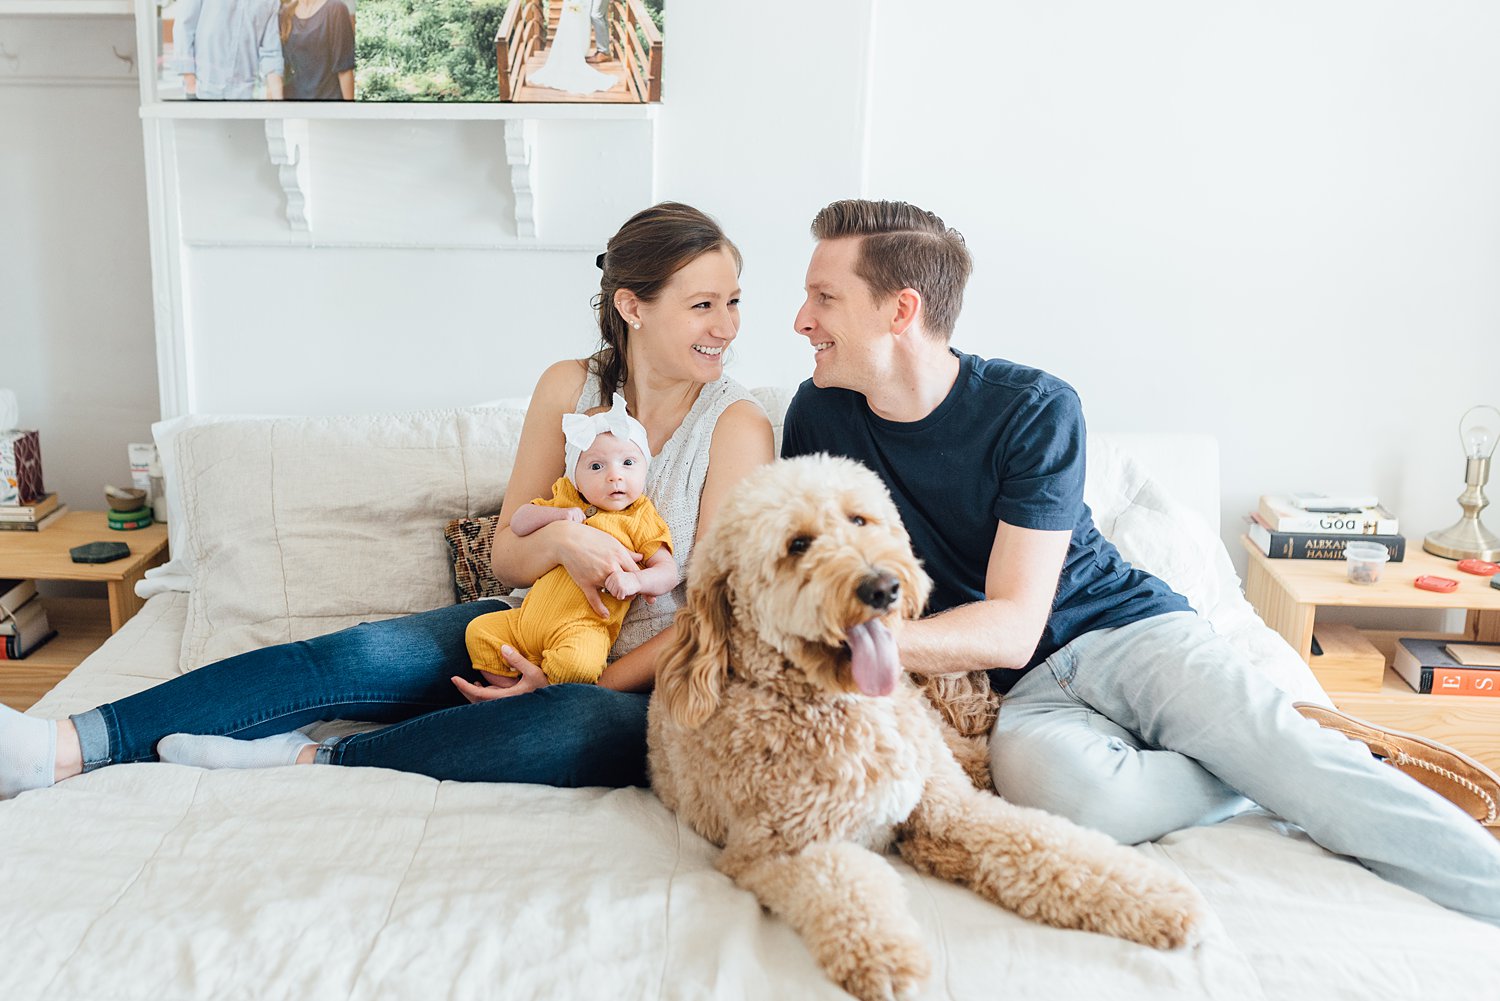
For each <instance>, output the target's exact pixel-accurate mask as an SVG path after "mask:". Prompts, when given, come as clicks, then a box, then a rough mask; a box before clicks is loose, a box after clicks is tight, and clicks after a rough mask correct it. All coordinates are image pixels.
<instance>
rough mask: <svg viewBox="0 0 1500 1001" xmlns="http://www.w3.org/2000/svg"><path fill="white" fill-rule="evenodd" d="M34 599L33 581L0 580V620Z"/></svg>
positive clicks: (34, 582)
mask: <svg viewBox="0 0 1500 1001" xmlns="http://www.w3.org/2000/svg"><path fill="white" fill-rule="evenodd" d="M35 597H36V581H34V580H0V618H3V617H4V616H5V615H6V613H8V612H14V611H15V610H16V609H18V608H20V607H21V606H22V605H24V604H26V603H27V602H28V601H30V600H31V599H32V598H35Z"/></svg>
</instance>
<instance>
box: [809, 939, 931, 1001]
mask: <svg viewBox="0 0 1500 1001" xmlns="http://www.w3.org/2000/svg"><path fill="white" fill-rule="evenodd" d="M842 946H843V947H842V948H840V949H839V950H838V951H837V952H836V953H834V954H832V955H829V956H825V957H824V968H825V969H826V970H827V971H828V975H829V976H830V977H831V978H832V979H833V980H834V982H836V983H837V984H838V985H839V986H840V987H842V988H843V989H844V990H846V991H848V992H849V993H850V994H853V995H854V996H855V997H857V998H859V999H860V1001H900V999H903V998H912V997H915V996H916V994H917V988H919V987H921V986H922V982H923V981H925V980H926V979H927V975H928V973H930V972H931V970H932V961H931V960H930V959H929V958H928V956H927V949H926V948H925V947H924V946H923V945H922V943H921V942H920V941H919V940H917V939H915V938H900V937H894V936H893V937H890V938H887V939H886V940H884V941H881V940H879V939H865V940H863V941H859V940H848V941H845V942H844V943H842Z"/></svg>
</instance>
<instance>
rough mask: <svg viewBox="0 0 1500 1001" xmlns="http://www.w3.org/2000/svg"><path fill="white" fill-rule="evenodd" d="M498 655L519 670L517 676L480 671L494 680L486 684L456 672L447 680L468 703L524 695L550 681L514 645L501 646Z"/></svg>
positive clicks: (543, 686) (544, 686) (544, 685)
mask: <svg viewBox="0 0 1500 1001" xmlns="http://www.w3.org/2000/svg"><path fill="white" fill-rule="evenodd" d="M500 656H502V657H504V658H505V662H506V663H507V664H509V665H510V666H511V667H513V668H515V669H516V670H517V671H519V672H521V676H520V677H519V678H507V677H504V676H503V675H496V674H490V673H489V672H487V671H481V672H480V674H483V675H484V676H485V677H486V678H491V679H494V680H493V681H491V683H490V684H488V685H476V684H474V683H473V682H472V681H467V680H465V679H463V678H460V677H459V676H458V675H456V674H455V675H454V676H453V677H452V678H450V679H449V680H450V681H452V682H453V687H454V688H457V689H458V692H459V694H460V695H462V696H463V697H464V698H466V699H468V700H469V702H470V703H475V702H493V701H494V700H495V699H508V698H510V697H511V696H513V695H525V694H526V693H527V692H534V691H536V690H537V689H538V688H546V687H547V686H548V685H550V684H551V683H552V682H550V681H548V680H547V676H546V675H545V674H543V673H542V669H541V668H540V667H537V666H536V665H535V664H533V663H532V662H531V661H529V660H527V659H526V658H525V657H522V656H521V654H520V651H518V650H517V649H516V648H515V647H513V646H509V645H507V646H502V647H501V648H500Z"/></svg>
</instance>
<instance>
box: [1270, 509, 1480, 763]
mask: <svg viewBox="0 0 1500 1001" xmlns="http://www.w3.org/2000/svg"><path fill="white" fill-rule="evenodd" d="M1241 542H1242V543H1243V545H1244V547H1245V550H1246V552H1247V553H1249V556H1250V562H1249V564H1248V568H1247V571H1246V577H1245V596H1246V597H1247V598H1249V599H1250V604H1252V605H1254V606H1255V611H1256V613H1257V614H1259V615H1260V617H1261V618H1262V619H1263V620H1265V623H1266V624H1267V625H1268V626H1270V627H1271V628H1272V629H1274V630H1276V631H1277V632H1278V633H1280V634H1281V636H1282V638H1284V639H1285V640H1286V641H1287V642H1288V643H1290V644H1291V646H1292V649H1293V650H1296V651H1297V653H1298V655H1299V656H1301V657H1302V659H1303V660H1305V661H1308V662H1309V663H1310V664H1312V663H1313V658H1312V656H1311V647H1312V635H1313V629H1314V628H1315V621H1316V617H1317V611H1318V609H1319V608H1414V609H1443V610H1463V611H1466V612H1467V613H1468V615H1467V616H1466V621H1465V625H1464V631H1463V633H1462V634H1459V635H1449V634H1444V633H1418V632H1411V631H1404V630H1391V629H1364V630H1360V632H1361V633H1362V634H1363V635H1364V637H1365V638H1366V639H1368V640H1369V641H1370V642H1371V644H1373V645H1374V647H1375V648H1376V649H1377V650H1379V651H1380V653H1381V654H1382V656H1384V657H1385V665H1386V670H1385V676H1384V678H1383V680H1382V683H1381V687H1380V690H1379V691H1364V692H1351V691H1340V690H1339V689H1338V688H1337V684H1338V680H1337V677H1319V679H1318V680H1319V681H1320V682H1322V683H1323V685H1324V686H1325V687H1326V688H1327V690H1328V694H1329V696H1330V697H1331V698H1332V699H1333V701H1334V704H1335V705H1337V706H1338V707H1339V708H1340V709H1342V710H1344V711H1345V712H1347V713H1350V714H1352V715H1354V716H1359V717H1361V718H1363V719H1367V720H1369V721H1370V722H1372V723H1376V724H1379V725H1380V726H1384V727H1389V728H1390V729H1393V730H1403V731H1406V732H1408V733H1416V734H1421V735H1422V736H1425V737H1430V738H1431V739H1433V740H1437V741H1441V742H1442V743H1445V744H1449V745H1452V746H1453V747H1456V748H1458V749H1459V750H1460V751H1463V752H1464V753H1465V754H1468V755H1470V756H1471V757H1474V758H1476V759H1478V760H1479V761H1482V762H1483V763H1484V764H1486V765H1488V766H1489V767H1490V768H1493V769H1496V770H1497V771H1500V698H1487V697H1482V696H1481V697H1475V696H1461V695H1419V694H1417V693H1416V692H1414V691H1412V690H1411V686H1409V685H1407V683H1406V682H1405V681H1403V680H1402V679H1401V676H1400V675H1398V674H1397V673H1396V672H1395V671H1393V670H1391V666H1390V665H1391V658H1392V655H1393V652H1394V649H1395V645H1396V640H1397V638H1398V637H1400V636H1422V637H1426V638H1433V639H1436V638H1450V639H1466V640H1483V641H1485V642H1492V643H1493V642H1500V590H1496V589H1495V588H1492V587H1490V586H1489V580H1488V579H1486V578H1483V577H1475V576H1473V575H1470V574H1466V573H1463V572H1461V571H1459V570H1457V569H1455V566H1454V561H1453V560H1445V559H1442V558H1440V557H1437V556H1433V555H1432V554H1430V553H1426V552H1423V551H1422V549H1421V547H1420V546H1419V545H1417V544H1416V543H1415V542H1414V541H1409V542H1408V544H1407V549H1406V559H1405V560H1403V561H1402V562H1400V563H1391V564H1388V565H1387V566H1386V568H1385V572H1384V573H1383V574H1382V575H1381V579H1380V582H1379V583H1377V584H1373V585H1360V584H1351V583H1349V581H1348V580H1346V579H1345V572H1344V561H1343V560H1327V561H1324V560H1272V559H1267V558H1266V556H1265V554H1264V553H1262V552H1261V551H1260V549H1259V548H1258V547H1256V545H1255V544H1254V543H1253V542H1251V541H1250V540H1249V538H1247V537H1241ZM1419 574H1439V575H1441V576H1444V577H1450V578H1454V579H1457V580H1458V581H1459V587H1458V590H1456V591H1452V592H1449V593H1447V594H1440V593H1436V592H1433V591H1423V590H1419V589H1418V588H1416V587H1413V586H1412V581H1413V580H1414V579H1415V578H1416V577H1417V576H1418V575H1419ZM1314 666H1316V665H1314ZM1315 673H1316V671H1315Z"/></svg>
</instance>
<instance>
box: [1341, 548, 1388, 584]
mask: <svg viewBox="0 0 1500 1001" xmlns="http://www.w3.org/2000/svg"><path fill="white" fill-rule="evenodd" d="M1390 558H1391V552H1390V550H1389V549H1386V548H1385V546H1382V545H1381V544H1380V543H1378V542H1351V543H1349V544H1348V545H1346V546H1345V547H1344V561H1345V562H1346V563H1347V564H1348V568H1349V583H1351V584H1374V583H1377V582H1378V581H1379V580H1380V572H1381V571H1382V570H1384V569H1385V564H1386V561H1387V560H1389V559H1390Z"/></svg>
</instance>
